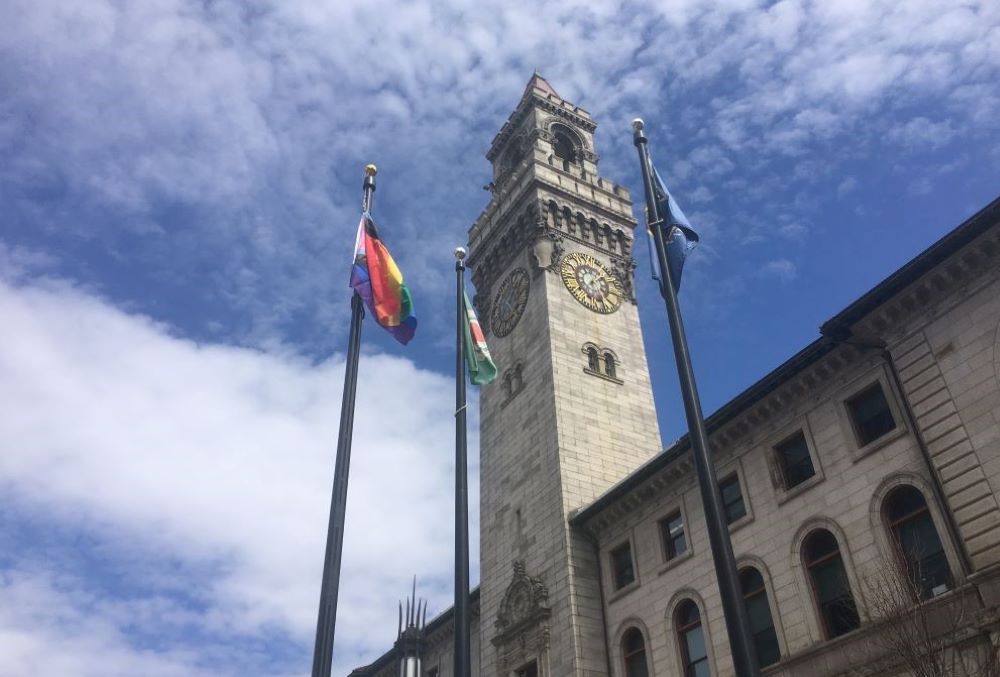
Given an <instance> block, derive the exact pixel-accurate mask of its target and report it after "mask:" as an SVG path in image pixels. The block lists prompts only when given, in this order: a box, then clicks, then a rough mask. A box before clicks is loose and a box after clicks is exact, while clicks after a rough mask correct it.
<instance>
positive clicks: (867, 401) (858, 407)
mask: <svg viewBox="0 0 1000 677" xmlns="http://www.w3.org/2000/svg"><path fill="white" fill-rule="evenodd" d="M847 410H848V411H849V412H850V414H851V422H852V423H853V424H854V433H855V434H856V435H857V437H858V446H861V447H864V446H866V445H868V444H870V443H872V442H874V441H875V440H877V439H878V438H880V437H882V436H883V435H885V434H886V433H889V432H891V431H893V430H895V429H896V420H895V419H894V418H893V417H892V411H891V410H890V409H889V402H888V401H887V400H886V399H885V393H884V392H882V384H880V383H875V384H874V385H872V386H871V387H870V388H868V389H867V390H864V391H862V392H861V393H859V394H857V395H855V396H854V397H852V398H851V399H849V400H848V401H847Z"/></svg>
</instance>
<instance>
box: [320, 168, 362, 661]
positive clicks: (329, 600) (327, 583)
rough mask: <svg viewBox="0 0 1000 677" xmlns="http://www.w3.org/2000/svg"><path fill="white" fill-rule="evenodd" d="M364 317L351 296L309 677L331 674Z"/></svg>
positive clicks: (360, 305) (355, 299)
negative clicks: (345, 359)
mask: <svg viewBox="0 0 1000 677" xmlns="http://www.w3.org/2000/svg"><path fill="white" fill-rule="evenodd" d="M377 171H378V170H377V169H376V168H375V165H367V166H366V167H365V180H364V184H363V186H362V187H363V190H364V197H363V200H362V210H363V211H364V212H369V211H371V208H372V199H373V197H374V194H375V173H376V172H377ZM364 317H365V311H364V306H363V304H362V302H361V297H360V296H358V294H357V292H355V293H354V294H353V295H352V296H351V329H350V331H349V333H348V338H347V364H346V366H345V369H344V394H343V399H342V400H341V403H340V433H339V435H338V437H337V460H336V463H335V465H334V470H333V496H332V498H331V500H330V521H329V524H328V527H327V533H326V556H325V557H324V560H323V583H322V586H321V588H320V593H319V619H318V620H317V622H316V644H315V646H314V649H313V666H312V677H330V672H331V670H332V669H333V639H334V630H335V628H336V625H337V596H338V594H339V592H340V561H341V556H342V555H343V551H344V517H345V515H346V512H347V476H348V472H349V470H350V465H351V440H352V437H353V432H354V396H355V393H356V391H357V386H358V355H359V354H360V352H361V321H362V320H363V319H364Z"/></svg>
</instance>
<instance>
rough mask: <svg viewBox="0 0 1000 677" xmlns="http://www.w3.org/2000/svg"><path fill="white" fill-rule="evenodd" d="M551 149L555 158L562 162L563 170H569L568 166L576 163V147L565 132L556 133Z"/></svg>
mask: <svg viewBox="0 0 1000 677" xmlns="http://www.w3.org/2000/svg"><path fill="white" fill-rule="evenodd" d="M552 149H553V150H554V151H555V154H556V157H557V158H558V159H559V160H560V161H561V162H562V166H563V169H565V170H567V171H568V170H569V166H570V165H571V164H573V163H574V162H576V145H575V144H574V143H573V140H572V139H570V137H569V134H566V133H565V132H556V133H555V139H553V141H552Z"/></svg>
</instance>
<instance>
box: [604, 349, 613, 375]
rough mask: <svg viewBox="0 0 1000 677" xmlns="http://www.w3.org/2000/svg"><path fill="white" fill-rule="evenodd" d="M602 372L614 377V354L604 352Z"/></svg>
mask: <svg viewBox="0 0 1000 677" xmlns="http://www.w3.org/2000/svg"><path fill="white" fill-rule="evenodd" d="M604 373H605V374H607V375H608V376H610V377H611V378H615V356H614V355H612V354H611V353H604Z"/></svg>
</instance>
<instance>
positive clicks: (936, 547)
mask: <svg viewBox="0 0 1000 677" xmlns="http://www.w3.org/2000/svg"><path fill="white" fill-rule="evenodd" d="M883 511H884V515H885V522H886V525H887V526H888V528H889V533H890V535H891V536H892V541H893V545H894V546H895V548H896V555H897V557H898V559H899V561H900V564H901V565H902V569H903V572H904V573H905V575H906V576H907V578H908V579H909V582H910V584H911V587H912V589H913V590H914V592H915V593H916V594H917V595H918V596H919V597H920V599H928V598H930V597H934V596H936V595H940V594H941V593H943V592H947V591H948V590H950V589H951V588H952V585H953V582H952V576H951V569H950V568H949V567H948V558H947V556H946V555H945V552H944V546H942V545H941V538H940V537H939V536H938V532H937V528H936V527H935V526H934V520H933V519H932V518H931V513H930V509H929V508H928V507H927V501H926V499H924V495H923V494H922V493H920V491H919V490H918V489H917V488H916V487H913V486H910V485H904V486H901V487H898V488H896V489H894V490H893V491H892V492H891V493H890V494H889V495H888V496H887V497H886V499H885V503H884V504H883Z"/></svg>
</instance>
